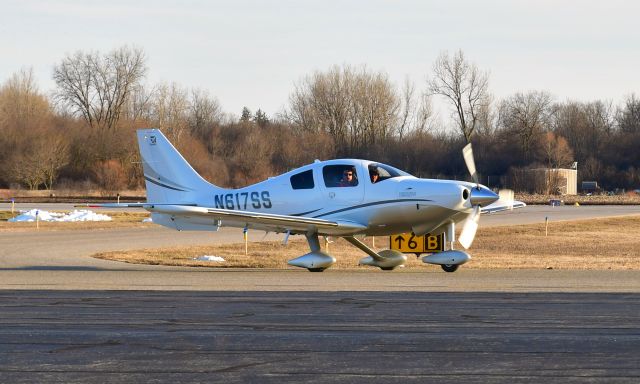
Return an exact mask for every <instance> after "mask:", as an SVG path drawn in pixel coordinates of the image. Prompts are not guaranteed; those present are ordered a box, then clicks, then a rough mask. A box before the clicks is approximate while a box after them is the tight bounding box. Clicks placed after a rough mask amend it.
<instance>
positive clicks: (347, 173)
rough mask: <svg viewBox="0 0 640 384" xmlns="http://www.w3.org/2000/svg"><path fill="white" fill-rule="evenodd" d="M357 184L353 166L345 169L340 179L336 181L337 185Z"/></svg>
mask: <svg viewBox="0 0 640 384" xmlns="http://www.w3.org/2000/svg"><path fill="white" fill-rule="evenodd" d="M356 185H358V179H357V178H356V171H355V170H354V169H353V168H349V169H345V170H344V173H343V174H342V180H340V183H338V186H339V187H354V186H356Z"/></svg>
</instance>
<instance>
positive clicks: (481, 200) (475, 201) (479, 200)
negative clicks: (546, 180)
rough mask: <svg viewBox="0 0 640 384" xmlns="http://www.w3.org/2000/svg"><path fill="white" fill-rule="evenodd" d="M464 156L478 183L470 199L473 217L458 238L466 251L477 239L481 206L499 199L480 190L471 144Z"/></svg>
mask: <svg viewBox="0 0 640 384" xmlns="http://www.w3.org/2000/svg"><path fill="white" fill-rule="evenodd" d="M462 156H463V157H464V162H465V164H467V169H468V170H469V174H471V179H473V182H474V183H476V188H475V189H473V190H471V195H470V198H469V201H470V202H471V204H472V206H473V212H471V215H470V216H469V217H467V220H466V221H465V222H464V225H463V227H462V232H461V233H460V237H459V238H458V242H459V243H460V244H461V245H462V246H463V247H464V248H465V249H469V247H471V244H472V243H473V239H475V237H476V232H477V230H478V223H479V221H480V206H481V205H487V204H491V203H492V202H494V201H496V200H497V199H498V196H496V194H495V193H493V192H491V191H490V190H488V189H486V188H480V183H479V181H478V172H477V170H476V162H475V160H474V158H473V148H472V147H471V143H469V144H467V145H465V147H464V148H463V149H462ZM512 200H513V199H512Z"/></svg>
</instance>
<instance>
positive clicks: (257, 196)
mask: <svg viewBox="0 0 640 384" xmlns="http://www.w3.org/2000/svg"><path fill="white" fill-rule="evenodd" d="M214 204H215V207H216V208H222V209H237V210H246V209H260V208H271V207H272V206H273V204H272V203H271V197H270V196H269V191H261V192H255V191H254V192H238V193H224V194H220V195H215V196H214Z"/></svg>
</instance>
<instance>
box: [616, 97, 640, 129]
mask: <svg viewBox="0 0 640 384" xmlns="http://www.w3.org/2000/svg"><path fill="white" fill-rule="evenodd" d="M618 125H619V126H620V130H621V131H622V132H626V133H638V132H640V99H638V97H636V95H635V94H631V95H630V96H627V98H626V100H625V105H624V107H623V108H622V109H621V110H620V112H619V116H618Z"/></svg>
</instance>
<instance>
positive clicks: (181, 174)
mask: <svg viewBox="0 0 640 384" xmlns="http://www.w3.org/2000/svg"><path fill="white" fill-rule="evenodd" d="M137 134H138V144H139V147H140V155H141V159H142V165H143V168H144V178H145V182H146V189H147V202H146V203H133V204H100V205H94V207H96V206H99V207H142V208H144V209H146V210H148V211H149V212H151V216H152V219H153V222H154V223H156V224H160V225H163V226H165V227H168V228H173V229H176V230H178V231H183V230H185V231H186V230H205V231H216V230H217V229H218V228H219V227H221V226H231V227H239V228H244V229H245V230H247V229H257V230H264V231H267V232H277V233H285V234H286V237H285V243H286V241H287V239H288V237H289V235H291V234H301V235H305V236H306V238H307V241H308V242H309V248H310V252H309V253H307V254H305V255H302V256H300V257H298V258H295V259H293V260H290V261H289V264H290V265H292V266H297V267H302V268H307V269H308V270H309V271H312V272H319V271H323V270H325V269H327V268H329V267H330V266H331V265H332V264H333V263H335V261H336V260H335V258H334V257H333V256H331V255H329V254H327V253H326V252H323V251H322V250H321V248H320V242H319V236H335V237H342V238H344V239H345V240H347V241H348V242H350V243H351V244H353V245H354V246H356V247H357V248H359V249H361V250H362V251H364V252H365V253H366V254H368V256H367V257H365V258H363V259H362V260H360V264H363V265H370V266H375V267H379V268H381V269H383V270H391V269H394V268H396V267H398V266H401V265H403V264H404V263H405V262H406V256H405V255H404V254H402V253H400V252H398V251H395V250H383V251H379V252H377V251H374V250H373V249H371V248H369V247H368V246H367V245H365V244H364V243H363V242H362V241H360V240H359V239H358V237H360V236H362V235H364V236H389V235H393V234H400V233H406V232H413V233H414V234H416V235H424V234H427V233H430V234H440V233H444V234H445V238H446V241H447V243H448V244H449V247H448V248H449V249H448V250H446V251H444V252H440V253H436V254H431V255H428V256H425V257H423V259H422V260H423V262H425V263H429V264H438V265H441V266H442V268H443V269H444V270H445V271H447V272H453V271H455V270H456V269H457V268H458V266H459V265H461V264H464V263H466V262H467V261H469V260H470V256H469V254H468V253H466V252H464V251H459V250H454V248H453V246H454V242H455V225H456V223H460V222H464V226H463V229H462V232H461V235H460V237H459V238H458V242H459V243H460V244H461V245H462V246H463V247H464V248H465V249H468V248H469V247H470V246H471V243H472V242H473V239H474V237H475V233H476V230H477V228H478V219H479V216H480V213H481V212H493V211H500V210H505V209H509V208H514V207H516V208H518V207H522V206H524V203H520V202H514V201H513V197H512V195H511V197H508V196H506V197H504V198H500V196H498V195H497V194H495V193H494V192H492V191H491V190H490V189H488V188H487V187H485V186H483V185H480V184H479V183H478V181H477V174H476V170H475V164H474V160H473V152H472V149H471V146H470V145H467V146H466V147H465V149H464V150H463V154H464V158H465V162H466V164H467V167H468V168H469V171H470V173H471V176H472V178H473V180H474V183H469V182H463V181H452V180H431V179H419V178H416V177H414V176H411V175H410V174H408V173H406V172H403V171H401V170H398V169H396V168H394V167H391V166H389V165H385V164H381V163H377V162H373V161H367V160H357V159H338V160H328V161H319V160H316V161H315V162H314V163H313V164H309V165H305V166H303V167H300V168H298V169H295V170H293V171H290V172H287V173H284V174H282V175H279V176H276V177H272V178H269V179H268V180H265V181H262V182H259V183H257V184H253V185H250V186H247V187H244V188H239V189H225V188H220V187H217V186H215V185H213V184H211V183H209V182H207V181H206V180H204V179H203V178H202V177H201V176H200V175H199V174H198V173H197V172H196V171H195V170H194V169H193V168H192V167H191V166H190V165H189V163H188V162H187V161H186V160H185V159H184V158H183V157H182V155H180V153H179V152H178V151H177V150H176V149H175V148H174V146H173V145H172V144H171V143H170V142H169V141H168V140H167V138H166V137H165V136H164V135H163V134H162V132H160V131H159V130H157V129H143V130H138V133H137Z"/></svg>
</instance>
